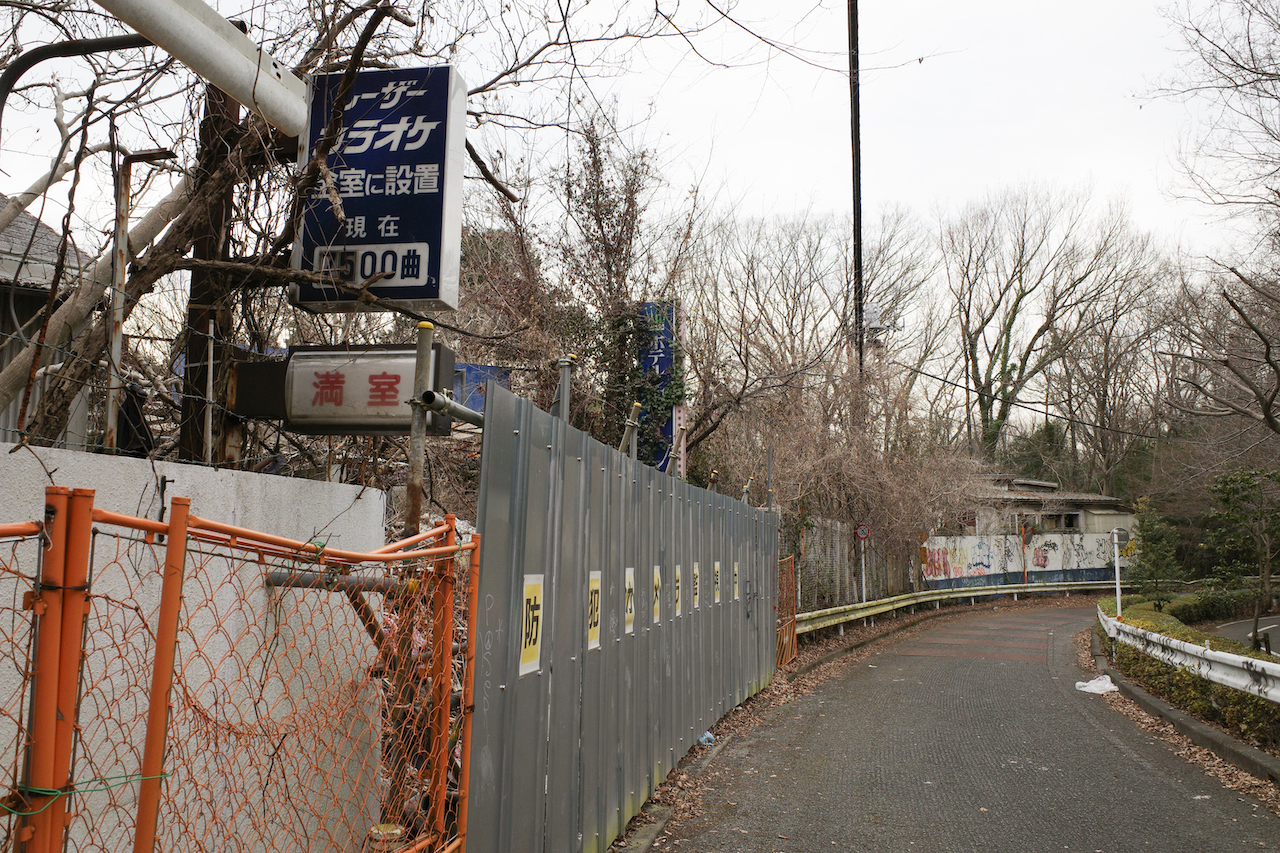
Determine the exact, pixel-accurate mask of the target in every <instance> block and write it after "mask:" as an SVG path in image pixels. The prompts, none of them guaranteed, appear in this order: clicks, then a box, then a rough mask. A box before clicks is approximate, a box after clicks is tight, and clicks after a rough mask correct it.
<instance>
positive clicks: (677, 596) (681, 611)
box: [676, 566, 684, 616]
mask: <svg viewBox="0 0 1280 853" xmlns="http://www.w3.org/2000/svg"><path fill="white" fill-rule="evenodd" d="M683 612H684V609H683V607H682V606H681V604H680V567H679V566H676V615H677V616H679V615H681V614H682V613H683Z"/></svg>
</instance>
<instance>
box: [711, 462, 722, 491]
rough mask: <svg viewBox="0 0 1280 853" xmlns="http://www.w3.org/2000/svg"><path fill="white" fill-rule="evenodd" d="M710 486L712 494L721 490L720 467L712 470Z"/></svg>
mask: <svg viewBox="0 0 1280 853" xmlns="http://www.w3.org/2000/svg"><path fill="white" fill-rule="evenodd" d="M709 488H710V489H711V494H713V495H714V494H716V493H717V492H719V491H720V469H719V468H717V469H716V470H714V471H712V472H711V484H710V486H709Z"/></svg>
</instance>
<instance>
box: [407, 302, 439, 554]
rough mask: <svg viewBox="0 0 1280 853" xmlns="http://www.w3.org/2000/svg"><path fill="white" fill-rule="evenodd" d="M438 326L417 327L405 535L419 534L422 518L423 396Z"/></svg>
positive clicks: (425, 408)
mask: <svg viewBox="0 0 1280 853" xmlns="http://www.w3.org/2000/svg"><path fill="white" fill-rule="evenodd" d="M434 338H435V326H433V325H432V324H431V323H428V322H427V321H426V320H423V321H422V322H421V323H419V324H418V352H417V360H416V361H415V362H414V366H413V396H412V397H411V398H410V399H409V406H410V407H411V408H412V409H413V423H412V424H411V425H410V427H409V478H408V481H407V482H406V483H405V510H404V535H405V536H406V537H408V536H412V535H414V534H415V533H417V532H418V525H419V523H420V521H421V516H422V471H423V467H424V461H425V457H426V453H427V407H426V404H425V403H423V401H422V395H423V394H425V393H426V392H427V390H428V389H427V385H429V384H430V383H431V345H432V343H433V339H434Z"/></svg>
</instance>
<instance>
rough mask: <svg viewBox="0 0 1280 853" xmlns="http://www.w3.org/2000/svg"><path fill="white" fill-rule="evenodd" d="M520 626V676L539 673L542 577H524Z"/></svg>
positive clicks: (540, 658) (540, 659)
mask: <svg viewBox="0 0 1280 853" xmlns="http://www.w3.org/2000/svg"><path fill="white" fill-rule="evenodd" d="M520 621H521V626H520V674H521V675H527V674H528V673H530V672H537V671H538V667H539V665H540V664H541V662H542V575H525V576H524V615H523V617H522V618H521V620H520Z"/></svg>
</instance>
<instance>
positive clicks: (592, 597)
mask: <svg viewBox="0 0 1280 853" xmlns="http://www.w3.org/2000/svg"><path fill="white" fill-rule="evenodd" d="M587 648H589V649H598V648H600V573H599V572H591V573H590V574H589V575H588V577H587Z"/></svg>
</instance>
